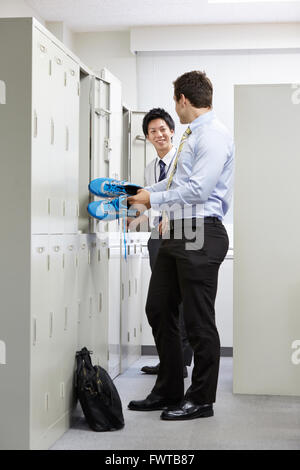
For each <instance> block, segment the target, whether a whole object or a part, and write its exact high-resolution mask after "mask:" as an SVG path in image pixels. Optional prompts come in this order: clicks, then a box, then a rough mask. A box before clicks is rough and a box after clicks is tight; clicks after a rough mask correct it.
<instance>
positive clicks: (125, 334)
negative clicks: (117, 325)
mask: <svg viewBox="0 0 300 470" xmlns="http://www.w3.org/2000/svg"><path fill="white" fill-rule="evenodd" d="M126 239H128V234H127V233H126ZM126 250H127V259H125V247H124V244H123V243H122V245H121V371H122V372H124V371H125V370H126V369H127V368H128V367H129V343H130V325H129V305H128V276H129V257H128V244H126Z"/></svg>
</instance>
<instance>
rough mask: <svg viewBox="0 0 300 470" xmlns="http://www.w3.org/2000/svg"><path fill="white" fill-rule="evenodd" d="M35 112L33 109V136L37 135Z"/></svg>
mask: <svg viewBox="0 0 300 470" xmlns="http://www.w3.org/2000/svg"><path fill="white" fill-rule="evenodd" d="M37 120H38V118H37V112H36V110H34V119H33V137H37V133H38V128H37Z"/></svg>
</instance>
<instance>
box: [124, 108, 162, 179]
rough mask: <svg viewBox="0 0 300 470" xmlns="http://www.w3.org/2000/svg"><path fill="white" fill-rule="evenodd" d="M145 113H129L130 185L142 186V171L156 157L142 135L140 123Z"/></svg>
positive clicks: (152, 148) (150, 145) (153, 150)
mask: <svg viewBox="0 0 300 470" xmlns="http://www.w3.org/2000/svg"><path fill="white" fill-rule="evenodd" d="M145 114H146V113H144V112H142V111H131V113H130V137H129V142H130V151H129V160H130V161H129V175H128V176H129V178H130V181H131V182H132V183H135V184H139V185H140V186H144V171H145V168H146V166H147V165H148V163H150V162H151V160H153V159H154V158H155V157H156V152H155V149H154V147H153V145H152V144H150V143H149V142H148V141H147V140H146V139H145V136H144V134H143V127H142V122H143V118H144V116H145Z"/></svg>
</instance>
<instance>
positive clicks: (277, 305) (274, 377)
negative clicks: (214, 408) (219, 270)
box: [233, 84, 300, 396]
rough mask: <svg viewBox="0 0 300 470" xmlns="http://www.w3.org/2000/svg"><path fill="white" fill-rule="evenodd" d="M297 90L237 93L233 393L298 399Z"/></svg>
mask: <svg viewBox="0 0 300 470" xmlns="http://www.w3.org/2000/svg"><path fill="white" fill-rule="evenodd" d="M297 93H298V92H297V86H296V87H295V86H293V85H291V84H287V85H249V86H248V85H241V86H236V87H235V141H236V176H235V207H234V345H233V351H234V392H235V393H250V394H270V395H298V396H299V395H300V366H299V364H297V361H293V353H294V352H295V351H294V349H293V348H294V346H295V344H297V343H295V341H296V340H299V338H300V315H299V311H300V270H299V266H300V245H299V240H300V219H299V216H298V214H299V212H300V197H299V175H300V159H299V148H300V132H299V129H300V104H299V100H298V99H297Z"/></svg>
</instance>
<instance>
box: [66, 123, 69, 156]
mask: <svg viewBox="0 0 300 470" xmlns="http://www.w3.org/2000/svg"><path fill="white" fill-rule="evenodd" d="M68 150H69V128H68V126H66V151H68Z"/></svg>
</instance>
